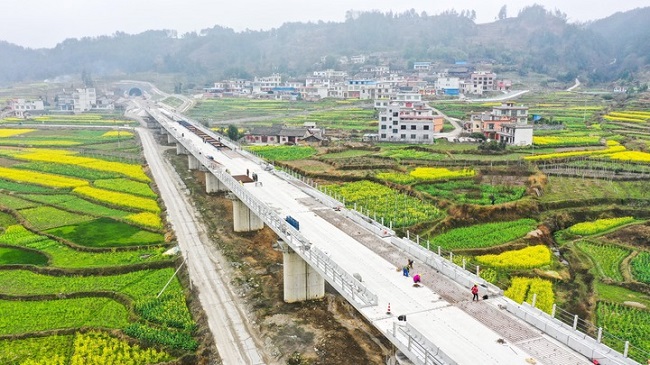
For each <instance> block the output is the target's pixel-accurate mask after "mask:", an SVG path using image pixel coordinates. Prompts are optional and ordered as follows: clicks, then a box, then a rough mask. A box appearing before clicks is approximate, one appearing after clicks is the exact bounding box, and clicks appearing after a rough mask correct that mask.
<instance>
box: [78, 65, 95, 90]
mask: <svg viewBox="0 0 650 365" xmlns="http://www.w3.org/2000/svg"><path fill="white" fill-rule="evenodd" d="M81 82H82V83H83V84H84V87H86V88H90V87H93V79H92V77H91V76H90V72H88V71H86V70H85V69H84V70H82V71H81Z"/></svg>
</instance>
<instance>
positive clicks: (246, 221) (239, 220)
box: [232, 199, 264, 232]
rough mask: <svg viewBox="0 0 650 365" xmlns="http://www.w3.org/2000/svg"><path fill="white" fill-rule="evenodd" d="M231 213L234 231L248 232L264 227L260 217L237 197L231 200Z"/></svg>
mask: <svg viewBox="0 0 650 365" xmlns="http://www.w3.org/2000/svg"><path fill="white" fill-rule="evenodd" d="M232 215H233V226H234V230H235V232H250V231H257V230H260V229H262V228H264V222H263V221H262V219H260V217H258V216H257V215H255V213H254V212H253V211H251V210H250V209H249V208H248V207H247V206H246V204H244V202H242V201H241V200H239V199H234V200H233V201H232Z"/></svg>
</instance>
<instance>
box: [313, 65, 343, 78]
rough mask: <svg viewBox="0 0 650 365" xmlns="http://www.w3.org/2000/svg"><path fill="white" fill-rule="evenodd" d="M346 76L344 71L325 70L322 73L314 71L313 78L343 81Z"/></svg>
mask: <svg viewBox="0 0 650 365" xmlns="http://www.w3.org/2000/svg"><path fill="white" fill-rule="evenodd" d="M347 76H348V73H347V72H345V71H336V70H332V69H331V68H330V69H327V70H324V71H314V77H319V78H323V79H344V78H346V77H347Z"/></svg>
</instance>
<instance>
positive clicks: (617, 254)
mask: <svg viewBox="0 0 650 365" xmlns="http://www.w3.org/2000/svg"><path fill="white" fill-rule="evenodd" d="M578 247H579V248H580V249H581V250H582V251H584V252H585V253H586V254H587V255H589V256H590V257H591V258H592V260H594V263H595V267H596V269H597V270H598V272H599V274H600V275H601V276H604V277H607V278H610V279H612V280H616V281H623V274H621V262H623V259H624V258H626V257H627V256H628V255H629V254H630V251H629V250H626V249H623V248H620V247H617V246H604V245H596V244H591V243H588V242H587V241H581V242H579V243H578Z"/></svg>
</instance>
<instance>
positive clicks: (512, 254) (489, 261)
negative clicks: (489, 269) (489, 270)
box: [476, 245, 551, 269]
mask: <svg viewBox="0 0 650 365" xmlns="http://www.w3.org/2000/svg"><path fill="white" fill-rule="evenodd" d="M476 260H478V262H480V263H482V264H484V265H488V266H493V267H499V268H509V269H530V268H533V267H540V266H544V265H548V264H550V263H551V250H549V249H548V247H546V246H544V245H536V246H530V247H526V248H523V249H521V250H514V251H506V252H503V253H500V254H498V255H482V256H477V257H476Z"/></svg>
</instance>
